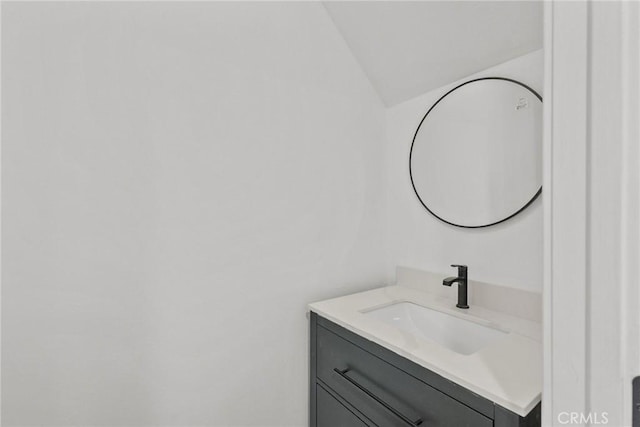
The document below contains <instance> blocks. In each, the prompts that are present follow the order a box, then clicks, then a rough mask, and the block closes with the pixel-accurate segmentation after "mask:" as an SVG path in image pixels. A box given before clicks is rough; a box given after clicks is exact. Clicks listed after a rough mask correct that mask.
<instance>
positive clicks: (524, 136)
mask: <svg viewBox="0 0 640 427" xmlns="http://www.w3.org/2000/svg"><path fill="white" fill-rule="evenodd" d="M409 163H410V174H411V182H412V184H413V188H414V190H415V192H416V195H417V196H418V198H419V199H420V202H422V204H423V205H424V207H425V208H427V210H428V211H429V212H431V213H432V214H433V215H435V216H436V217H437V218H439V219H440V220H442V221H444V222H446V223H448V224H451V225H455V226H459V227H470V228H476V227H487V226H489V225H494V224H497V223H500V222H502V221H505V220H507V219H509V218H511V217H513V216H514V215H516V214H517V213H519V212H520V211H522V210H523V209H524V208H526V207H527V206H528V205H529V204H531V203H532V202H533V201H534V200H535V199H536V197H537V196H538V195H539V194H540V192H541V189H542V98H541V97H540V96H539V95H538V94H537V93H536V92H535V91H533V90H532V89H530V88H529V87H527V86H525V85H524V84H522V83H519V82H517V81H514V80H510V79H504V78H499V77H490V78H482V79H476V80H471V81H468V82H466V83H463V84H461V85H459V86H457V87H455V88H454V89H452V90H450V91H449V92H447V93H446V94H445V95H444V96H442V97H441V98H440V99H439V100H438V101H437V102H436V103H435V104H434V105H433V106H432V107H431V108H430V109H429V111H428V112H427V114H426V115H425V116H424V118H423V119H422V121H421V122H420V125H419V126H418V129H417V130H416V133H415V136H414V138H413V143H412V145H411V154H410V160H409Z"/></svg>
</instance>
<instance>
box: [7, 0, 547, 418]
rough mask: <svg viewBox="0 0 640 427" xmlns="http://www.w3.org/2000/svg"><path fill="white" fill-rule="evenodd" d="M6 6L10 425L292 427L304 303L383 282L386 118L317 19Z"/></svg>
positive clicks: (298, 6)
mask: <svg viewBox="0 0 640 427" xmlns="http://www.w3.org/2000/svg"><path fill="white" fill-rule="evenodd" d="M2 8H3V11H2V61H3V69H2V87H3V91H2V104H3V111H2V121H3V128H2V131H3V133H2V145H3V147H2V149H3V153H2V174H3V175H2V184H3V186H2V206H3V218H2V221H3V234H4V235H3V241H2V245H3V251H2V253H3V259H2V263H3V275H2V284H3V289H2V292H3V295H2V304H3V306H2V312H3V319H2V320H3V321H2V403H3V425H5V426H10V425H19V424H22V425H27V424H31V425H35V424H37V425H261V426H265V425H274V426H275V425H277V426H284V425H305V424H306V420H307V357H308V353H307V351H308V350H307V345H308V344H307V342H308V339H307V321H306V319H305V304H306V303H307V302H309V301H313V300H319V299H324V298H327V297H330V296H334V295H339V294H345V293H349V292H352V291H357V290H360V289H363V288H365V287H376V286H379V285H380V284H381V283H382V280H383V278H384V275H385V272H386V271H387V270H388V269H387V268H386V266H385V262H384V260H385V255H386V254H385V249H384V248H385V246H386V245H385V242H384V233H383V230H384V225H385V218H384V215H385V210H384V191H383V189H384V182H385V181H384V179H385V163H384V150H385V148H384V144H385V142H384V124H385V123H384V121H385V117H384V110H383V108H382V104H381V103H380V101H379V99H378V98H377V96H376V94H375V93H374V92H373V90H372V89H371V87H370V85H369V83H368V82H367V80H366V78H365V76H364V75H363V73H362V71H361V69H360V67H359V66H358V65H357V63H356V62H355V60H354V59H353V58H352V56H351V54H350V53H349V51H348V49H347V47H346V45H345V43H344V42H343V40H342V38H341V37H340V35H339V34H338V32H337V31H336V29H335V28H334V27H333V24H332V22H331V20H330V19H329V18H328V16H327V14H326V12H325V10H324V8H323V7H322V6H321V5H319V4H316V3H231V2H230V3H225V2H220V3H198V2H196V3H185V4H180V3H147V2H142V3H94V2H91V3H3V5H2ZM401 108H402V107H401ZM401 111H402V110H401V109H397V110H394V111H392V112H391V115H390V117H391V118H393V117H394V116H395V114H397V113H400V112H401ZM391 122H392V123H393V121H391ZM399 124H400V123H398V125H399ZM398 142H399V143H401V144H404V143H405V142H406V141H405V140H400V141H398ZM405 145H406V144H405ZM403 147H404V145H403ZM403 164H404V161H403ZM393 184H394V186H395V187H396V189H399V191H400V192H401V191H402V189H403V187H402V186H400V187H398V185H399V184H398V180H395V181H394V183H393ZM402 184H403V185H404V184H405V183H404V182H403V183H402ZM392 194H393V193H392ZM401 194H402V193H401ZM405 204H409V205H410V200H409V201H408V203H405ZM394 213H396V215H397V212H395V211H394ZM528 215H529V216H530V214H528ZM536 219H537V216H535V217H534V218H529V219H527V221H534V222H535V220H536ZM416 220H420V221H424V222H428V221H429V220H430V219H429V217H428V216H427V215H426V214H424V213H423V212H419V214H416ZM511 227H516V228H522V227H523V226H522V225H521V226H517V225H511ZM431 229H433V226H431V227H430V228H425V229H422V230H419V232H420V233H421V235H424V233H428V232H429V231H430V230H431ZM404 230H405V229H402V230H401V231H404ZM510 235H511V234H510ZM504 237H508V236H503V238H504ZM494 244H495V243H494ZM419 247H421V246H418V247H417V248H419ZM429 253H430V252H429V251H427V252H426V253H424V254H421V255H424V258H428V255H429ZM443 255H444V254H443ZM462 255H463V254H460V256H456V257H445V258H446V259H447V261H446V262H447V263H448V262H449V261H466V262H469V263H470V264H471V265H472V270H471V271H472V274H478V272H479V269H478V268H474V267H475V265H474V262H475V261H476V260H475V259H471V258H467V257H465V256H462ZM420 258H421V259H422V256H421V257H420ZM440 258H441V257H436V258H435V260H438V259H440ZM449 258H451V259H449ZM454 258H455V259H454ZM400 259H401V260H403V261H408V260H407V259H406V257H405V258H404V259H403V258H402V257H400ZM531 262H532V263H533V265H534V266H535V265H537V264H536V262H537V258H536V259H534V260H532V261H531ZM496 264H497V263H495V262H494V263H493V265H492V266H488V267H494V266H495V265H496ZM500 264H501V268H500V269H499V271H502V272H504V271H509V268H511V269H514V268H515V266H508V265H507V264H506V263H504V260H500ZM503 264H504V265H503Z"/></svg>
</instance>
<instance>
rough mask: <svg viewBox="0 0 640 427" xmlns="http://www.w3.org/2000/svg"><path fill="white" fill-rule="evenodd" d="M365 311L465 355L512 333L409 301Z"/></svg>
mask: <svg viewBox="0 0 640 427" xmlns="http://www.w3.org/2000/svg"><path fill="white" fill-rule="evenodd" d="M363 314H364V315H365V316H368V317H369V318H372V319H376V320H379V321H382V322H384V323H386V324H389V325H392V326H395V327H396V328H398V329H400V330H403V331H406V332H410V333H412V334H414V335H417V336H419V337H422V338H426V339H428V340H432V341H435V342H437V343H438V344H440V345H442V346H444V347H446V348H448V349H449V350H452V351H455V352H456V353H460V354H465V355H469V354H473V353H475V352H476V351H478V350H480V349H482V348H483V347H485V346H487V345H488V344H490V343H492V342H494V341H496V340H498V339H500V338H501V337H504V336H506V335H507V334H508V332H504V331H501V330H499V329H495V328H491V327H488V326H484V325H481V324H479V323H475V322H472V321H469V320H465V319H461V318H459V317H456V316H453V315H451V314H447V313H443V312H441V311H437V310H432V309H430V308H426V307H422V306H420V305H417V304H413V303H411V302H406V301H404V302H398V303H394V304H391V305H387V306H384V307H381V308H376V309H373V310H369V311H366V312H363Z"/></svg>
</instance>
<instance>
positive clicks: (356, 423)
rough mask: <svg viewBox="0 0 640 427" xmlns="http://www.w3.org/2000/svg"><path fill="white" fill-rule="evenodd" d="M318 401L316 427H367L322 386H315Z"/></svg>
mask: <svg viewBox="0 0 640 427" xmlns="http://www.w3.org/2000/svg"><path fill="white" fill-rule="evenodd" d="M316 388H317V391H316V396H317V399H318V401H317V402H318V403H317V405H318V419H317V427H338V426H340V427H346V426H349V427H367V425H368V424H366V423H365V422H364V421H362V419H360V417H359V416H357V415H356V414H355V413H353V412H352V411H350V410H349V409H347V407H346V406H344V405H343V404H342V403H340V402H338V400H337V399H336V398H334V397H333V396H331V395H330V394H329V392H327V391H326V390H325V389H324V388H322V386H320V385H317V386H316Z"/></svg>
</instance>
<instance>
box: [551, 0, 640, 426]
mask: <svg viewBox="0 0 640 427" xmlns="http://www.w3.org/2000/svg"><path fill="white" fill-rule="evenodd" d="M639 25H640V12H639V5H638V3H637V2H626V3H625V2H619V1H615V2H585V1H580V2H563V1H553V2H548V3H545V130H544V156H543V161H544V188H545V190H544V192H543V194H544V196H543V197H544V199H543V200H544V223H545V226H544V240H545V245H544V252H545V253H544V260H545V272H544V287H543V293H544V296H543V300H544V328H543V329H544V388H543V406H542V408H543V425H545V426H556V425H568V424H569V425H590V424H591V425H597V424H604V423H605V422H606V424H608V425H611V426H616V427H618V426H630V425H631V388H630V385H631V378H632V377H633V376H634V375H637V373H639V372H640V370H639V365H640V364H639V354H640V353H639V351H638V345H639V342H640V336H639V335H638V334H639V330H640V329H639V327H638V326H639V325H640V322H639V319H640V318H639V314H638V308H639V307H640V305H639V302H640V299H639V295H640V293H639V292H638V289H637V288H638V277H639V273H640V269H639V264H640V258H639V253H640V252H639V251H638V248H639V247H640V232H639V230H640V228H639V225H638V223H639V221H640V210H639V200H640V194H639V191H640V185H639V179H638V178H639V174H638V169H640V155H639V154H640V150H639V149H638V144H639V140H638V136H639V135H640V132H638V121H639V120H640V119H639V118H640V109H639V108H638V99H639V98H640V90H639V88H640V73H639V70H640V67H639V66H638V64H639V62H640V38H639V34H638V26H639ZM572 413H577V414H579V415H581V418H578V422H575V418H571V415H572Z"/></svg>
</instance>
